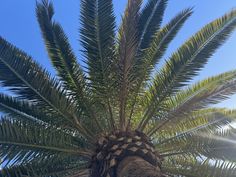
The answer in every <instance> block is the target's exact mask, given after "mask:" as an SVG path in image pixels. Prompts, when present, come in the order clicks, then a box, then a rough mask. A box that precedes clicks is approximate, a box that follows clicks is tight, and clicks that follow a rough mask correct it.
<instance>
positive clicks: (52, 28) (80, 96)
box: [36, 0, 100, 127]
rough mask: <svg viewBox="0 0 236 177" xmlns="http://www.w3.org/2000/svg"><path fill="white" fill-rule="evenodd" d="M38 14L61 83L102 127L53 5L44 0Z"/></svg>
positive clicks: (38, 5)
mask: <svg viewBox="0 0 236 177" xmlns="http://www.w3.org/2000/svg"><path fill="white" fill-rule="evenodd" d="M36 12H37V17H38V22H39V24H40V28H41V31H42V34H43V37H44V41H45V44H46V47H47V51H48V54H49V57H50V58H51V61H52V64H53V66H54V67H55V68H56V70H57V72H58V75H59V77H60V78H61V81H62V82H63V84H64V86H65V88H66V89H67V90H69V91H70V93H69V94H71V95H73V96H74V97H75V100H76V104H77V105H78V109H79V110H80V111H81V112H84V113H85V114H86V115H87V116H89V117H90V119H96V123H97V124H98V127H100V124H99V121H98V120H97V117H96V114H95V112H94V110H93V107H92V105H91V103H90V102H91V101H90V100H89V99H91V98H90V94H89V93H88V89H87V86H86V85H87V83H86V80H85V76H84V73H83V71H82V69H81V67H80V66H79V64H78V62H77V59H76V56H75V54H74V53H73V51H72V49H71V46H70V44H69V42H68V38H67V37H66V35H65V33H64V31H63V29H62V27H61V26H60V25H59V24H58V23H57V22H54V21H53V19H52V17H53V15H54V13H53V12H54V9H53V6H52V4H51V3H49V2H48V1H47V0H44V1H43V2H42V4H39V3H38V4H37V7H36Z"/></svg>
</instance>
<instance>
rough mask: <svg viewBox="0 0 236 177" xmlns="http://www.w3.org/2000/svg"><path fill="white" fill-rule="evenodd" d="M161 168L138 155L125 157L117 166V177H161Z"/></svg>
mask: <svg viewBox="0 0 236 177" xmlns="http://www.w3.org/2000/svg"><path fill="white" fill-rule="evenodd" d="M161 176H162V175H161V170H160V168H159V167H158V166H157V167H155V166H153V165H152V164H150V163H149V162H147V161H145V160H144V159H142V158H140V157H138V156H132V157H127V158H125V159H124V160H122V161H121V162H120V164H119V166H118V168H117V177H161Z"/></svg>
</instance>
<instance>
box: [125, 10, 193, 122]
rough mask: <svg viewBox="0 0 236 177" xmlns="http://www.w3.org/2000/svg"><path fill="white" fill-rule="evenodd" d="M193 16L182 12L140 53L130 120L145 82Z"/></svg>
mask: <svg viewBox="0 0 236 177" xmlns="http://www.w3.org/2000/svg"><path fill="white" fill-rule="evenodd" d="M191 14H192V10H191V9H186V10H184V11H182V12H180V13H179V14H178V15H177V16H176V17H174V18H173V19H172V20H171V21H170V22H169V23H168V24H167V25H165V26H164V27H163V28H161V29H160V30H158V31H157V32H156V33H155V34H154V35H153V40H152V41H151V44H150V46H149V47H148V48H147V49H145V50H144V51H142V52H139V53H140V54H139V55H140V56H137V57H139V58H138V59H137V60H136V63H135V69H136V71H135V75H136V76H135V78H136V79H135V80H136V86H135V89H134V90H135V91H134V92H135V93H134V96H133V97H132V100H133V101H132V102H133V103H131V105H132V108H131V115H130V119H131V118H132V113H133V112H134V111H133V109H134V107H135V104H136V102H137V96H138V93H139V92H140V90H141V88H142V87H143V85H144V86H145V84H144V82H146V81H147V80H149V78H150V75H151V73H152V70H153V69H154V68H155V66H156V65H157V64H158V63H159V61H160V59H161V58H162V56H163V55H164V54H165V51H166V50H167V47H168V45H169V44H170V42H171V41H172V40H173V39H174V37H175V36H176V34H177V33H178V31H179V30H180V29H181V27H182V26H183V24H184V22H185V21H186V20H187V19H188V18H189V17H190V16H191ZM141 53H142V54H141ZM129 121H131V120H129Z"/></svg>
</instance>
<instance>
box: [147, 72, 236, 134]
mask: <svg viewBox="0 0 236 177" xmlns="http://www.w3.org/2000/svg"><path fill="white" fill-rule="evenodd" d="M235 78H236V71H235V70H233V71H229V72H226V73H223V74H220V75H217V76H214V77H210V78H208V79H205V80H203V81H200V82H198V83H196V84H193V85H191V86H189V87H188V88H187V89H185V90H182V91H180V92H178V93H177V94H176V95H174V96H171V97H169V98H167V101H166V102H165V103H163V104H165V105H166V108H165V109H166V110H167V111H164V113H163V114H162V115H161V114H159V113H157V117H158V119H162V120H164V121H162V122H161V123H159V122H158V123H157V124H156V126H154V128H152V130H150V133H149V134H150V135H152V134H153V133H155V132H156V131H158V130H160V129H161V128H164V127H165V125H166V124H168V123H169V122H171V121H173V120H174V121H178V120H179V121H180V120H181V118H182V117H185V116H184V115H186V114H188V113H191V112H193V111H196V110H199V109H203V108H205V107H207V106H210V105H213V104H217V103H219V102H220V101H223V100H225V99H227V98H228V97H229V96H231V95H233V94H234V93H236V79H235ZM158 114H159V115H158Z"/></svg>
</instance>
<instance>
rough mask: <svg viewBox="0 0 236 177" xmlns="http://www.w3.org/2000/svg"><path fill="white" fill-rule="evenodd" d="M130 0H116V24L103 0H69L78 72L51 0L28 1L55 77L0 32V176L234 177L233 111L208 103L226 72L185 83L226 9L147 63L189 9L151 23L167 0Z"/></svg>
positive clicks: (230, 22) (224, 91) (220, 27)
mask: <svg viewBox="0 0 236 177" xmlns="http://www.w3.org/2000/svg"><path fill="white" fill-rule="evenodd" d="M141 5H142V1H141V0H128V4H127V7H126V10H125V13H124V15H123V18H122V22H121V25H120V27H119V28H118V30H117V31H116V26H115V17H114V13H113V6H112V0H89V1H88V0H81V21H80V23H81V25H82V28H81V31H80V33H81V44H82V46H83V57H84V58H83V61H84V62H85V64H84V66H83V67H82V66H81V65H80V64H79V63H78V60H77V58H76V56H75V54H74V53H73V50H72V49H71V46H70V44H69V42H68V38H67V37H66V35H65V33H64V31H63V29H62V27H61V26H60V24H59V23H57V22H56V21H54V20H53V14H54V9H53V6H52V4H51V3H50V2H48V1H47V0H42V2H41V3H37V4H36V13H37V19H38V22H39V25H40V28H41V31H42V36H43V39H44V41H45V45H46V49H47V52H48V55H49V58H50V60H51V62H52V65H53V66H54V67H55V69H56V71H57V76H55V77H53V76H51V75H50V74H49V73H48V72H47V71H46V70H45V69H43V68H42V67H41V66H40V65H39V64H38V63H37V62H36V61H34V60H33V59H32V58H31V57H30V56H29V55H27V54H26V53H24V52H23V51H21V50H20V49H18V48H16V47H15V46H13V45H12V44H10V43H9V42H7V41H6V40H5V39H3V38H0V81H1V85H2V86H4V87H6V88H7V89H8V90H9V91H10V92H11V93H12V94H10V95H7V94H6V93H5V92H4V93H2V94H0V110H1V112H2V113H4V114H2V118H1V119H0V158H1V159H2V164H4V167H3V170H1V172H0V175H1V176H4V177H12V176H17V177H18V176H19V177H22V176H24V177H26V176H30V177H34V176H41V177H52V176H55V177H56V176H59V177H63V176H68V177H167V176H186V177H190V176H191V177H199V176H209V177H216V176H221V177H222V176H224V177H225V176H231V177H234V176H236V155H235V149H236V146H235V141H233V139H234V138H235V133H236V131H235V129H234V128H233V127H232V126H230V124H231V122H232V121H234V120H235V119H236V111H235V110H228V109H225V108H214V107H213V106H212V105H213V104H216V103H218V102H220V101H222V100H225V99H226V98H228V97H230V96H231V95H232V94H234V93H235V92H236V70H233V71H229V72H226V73H222V74H220V75H217V76H214V77H210V78H207V79H205V80H203V81H200V82H198V83H195V84H190V81H191V79H192V78H193V77H194V76H196V75H197V74H198V71H199V70H200V69H201V68H203V67H204V64H205V63H207V61H208V60H209V58H210V57H211V56H212V54H213V53H214V52H215V50H216V49H217V48H218V47H220V46H221V44H223V42H225V40H226V39H227V38H228V37H229V36H230V34H231V33H232V32H233V30H234V29H235V27H236V10H233V11H231V12H229V13H227V14H226V15H224V16H223V17H221V18H219V19H216V20H215V21H213V22H211V23H209V24H207V25H206V26H205V27H204V28H202V29H201V30H200V31H199V32H197V33H196V34H195V35H193V36H192V37H191V38H190V39H189V40H187V41H186V42H185V43H184V44H183V45H182V46H180V47H179V49H178V50H177V51H176V52H174V53H173V54H172V55H171V56H170V57H169V58H168V59H167V60H166V61H165V62H164V64H163V65H161V66H159V65H158V64H159V63H160V60H161V58H162V57H163V55H164V53H165V52H166V49H167V47H168V45H169V43H170V42H171V41H172V40H173V38H174V37H175V36H176V35H177V33H178V31H179V30H180V28H181V27H182V26H183V24H184V23H185V21H186V20H187V19H188V18H189V17H190V16H191V14H192V9H186V10H183V11H181V12H180V13H179V14H177V15H176V16H175V17H174V18H173V19H172V20H171V21H170V22H169V23H167V24H166V25H165V26H161V22H162V18H163V14H164V11H165V8H166V5H167V0H149V1H148V3H147V4H146V5H145V6H144V8H141ZM116 33H117V34H116ZM80 63H81V62H80ZM157 65H158V66H159V67H158V68H160V69H159V70H158V71H156V70H155V68H156V66H157ZM226 126H227V128H226Z"/></svg>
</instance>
